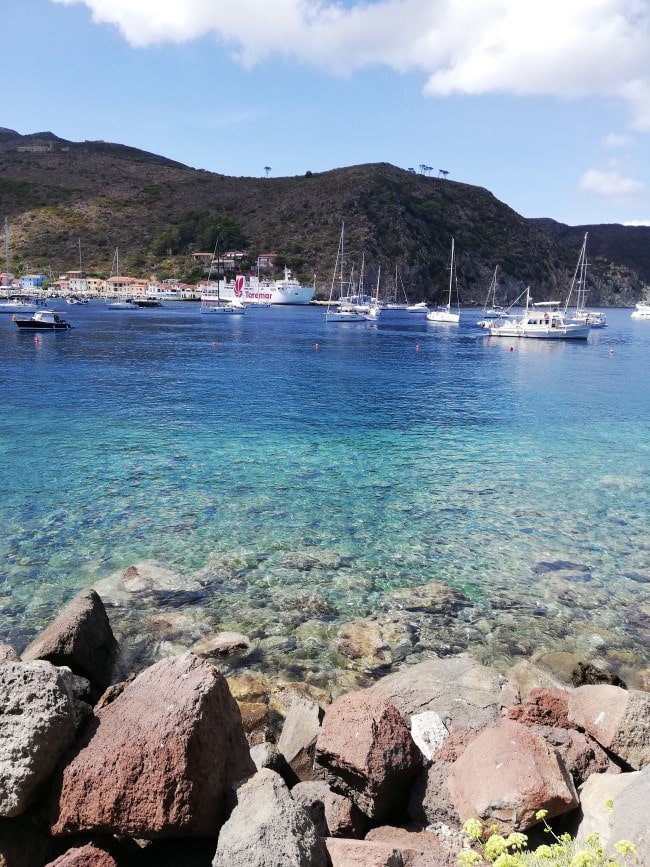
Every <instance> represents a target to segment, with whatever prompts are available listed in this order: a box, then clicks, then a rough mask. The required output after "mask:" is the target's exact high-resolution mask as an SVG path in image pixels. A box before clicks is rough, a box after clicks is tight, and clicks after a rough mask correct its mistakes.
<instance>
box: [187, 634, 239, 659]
mask: <svg viewBox="0 0 650 867" xmlns="http://www.w3.org/2000/svg"><path fill="white" fill-rule="evenodd" d="M250 649H251V642H250V638H248V637H247V636H246V635H242V633H241V632H218V633H217V634H216V635H208V636H206V637H205V638H202V639H201V640H200V641H197V642H196V644H194V645H193V646H192V648H191V650H192V652H193V653H196V655H197V656H204V657H208V658H209V657H214V658H221V657H225V656H234V655H239V654H243V653H248V652H249V650H250Z"/></svg>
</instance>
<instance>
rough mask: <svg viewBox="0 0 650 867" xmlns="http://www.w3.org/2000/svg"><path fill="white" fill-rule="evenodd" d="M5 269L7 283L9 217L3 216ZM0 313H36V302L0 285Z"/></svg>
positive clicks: (8, 287) (10, 287)
mask: <svg viewBox="0 0 650 867" xmlns="http://www.w3.org/2000/svg"><path fill="white" fill-rule="evenodd" d="M5 263H6V264H5V271H6V279H7V284H9V218H8V217H5ZM0 293H2V294H1V295H0V313H36V311H37V310H38V304H35V303H34V302H33V301H31V300H28V299H27V298H26V297H24V296H23V297H21V296H20V293H18V292H16V291H15V289H13V287H12V286H9V285H6V286H0Z"/></svg>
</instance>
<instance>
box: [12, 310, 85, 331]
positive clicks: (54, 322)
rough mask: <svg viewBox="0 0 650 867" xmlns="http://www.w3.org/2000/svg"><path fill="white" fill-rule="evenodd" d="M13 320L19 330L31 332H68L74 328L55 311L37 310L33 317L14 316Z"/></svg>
mask: <svg viewBox="0 0 650 867" xmlns="http://www.w3.org/2000/svg"><path fill="white" fill-rule="evenodd" d="M12 320H13V321H14V322H15V323H16V325H17V326H18V327H19V328H24V329H26V330H30V331H66V330H67V329H68V328H71V327H72V326H71V325H70V323H69V322H66V321H65V319H62V318H61V317H60V316H59V314H58V313H56V311H54V310H37V311H36V313H34V315H33V316H27V317H22V316H17V315H15V314H14V316H12Z"/></svg>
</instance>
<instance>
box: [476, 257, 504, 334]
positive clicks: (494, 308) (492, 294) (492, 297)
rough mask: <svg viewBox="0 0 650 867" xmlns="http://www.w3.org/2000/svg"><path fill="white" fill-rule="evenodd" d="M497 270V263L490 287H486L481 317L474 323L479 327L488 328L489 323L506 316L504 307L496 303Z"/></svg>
mask: <svg viewBox="0 0 650 867" xmlns="http://www.w3.org/2000/svg"><path fill="white" fill-rule="evenodd" d="M498 271H499V266H498V265H497V266H496V267H495V269H494V274H493V275H492V280H491V282H490V287H489V289H488V294H487V298H486V299H485V305H484V307H483V318H482V319H479V321H478V322H477V323H476V324H477V325H478V327H479V328H489V327H490V324H491V323H492V322H493V320H495V319H500V318H501V317H503V316H506V309H505V307H501V306H500V305H499V304H497V298H496V293H497V272H498Z"/></svg>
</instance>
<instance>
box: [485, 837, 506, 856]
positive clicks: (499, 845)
mask: <svg viewBox="0 0 650 867" xmlns="http://www.w3.org/2000/svg"><path fill="white" fill-rule="evenodd" d="M506 851H507V846H506V841H505V838H504V837H502V836H501V834H493V835H492V836H491V837H490V839H489V840H488V841H487V843H486V844H485V857H486V858H487V860H488V861H496V859H497V858H498V857H499V855H503V854H504V853H505V852H506Z"/></svg>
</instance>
